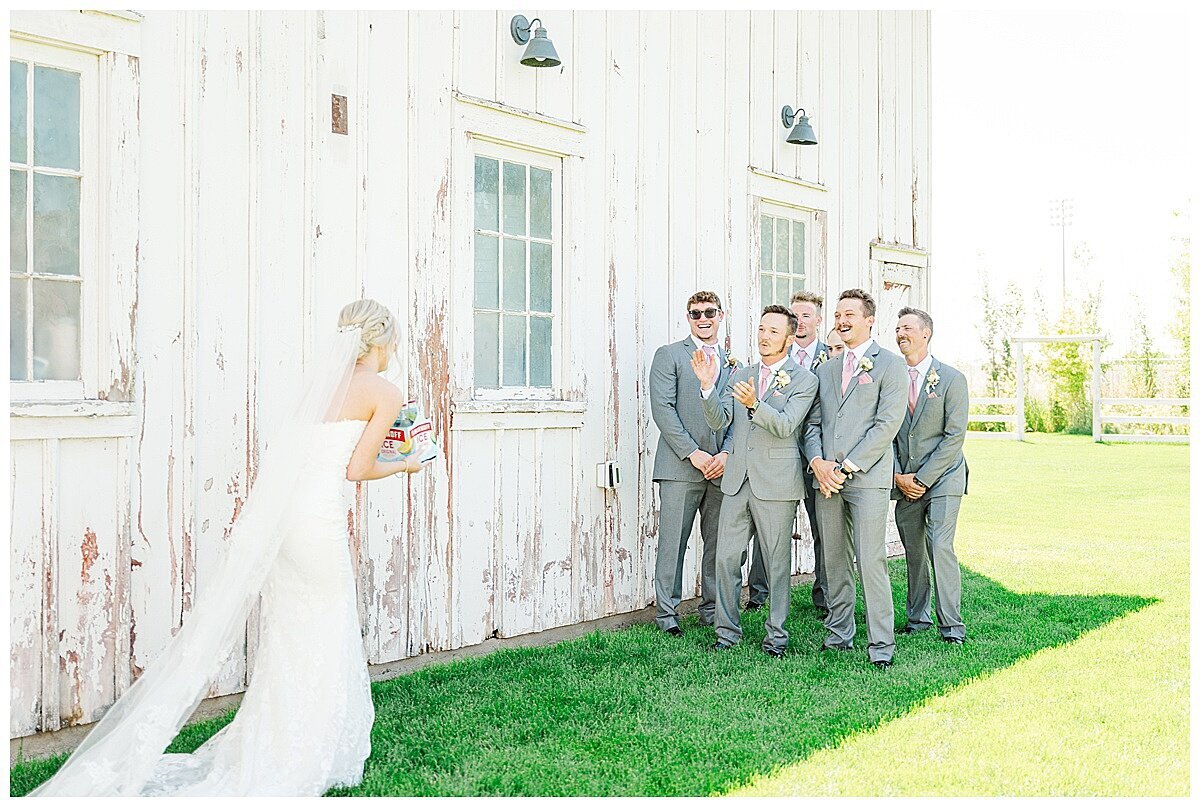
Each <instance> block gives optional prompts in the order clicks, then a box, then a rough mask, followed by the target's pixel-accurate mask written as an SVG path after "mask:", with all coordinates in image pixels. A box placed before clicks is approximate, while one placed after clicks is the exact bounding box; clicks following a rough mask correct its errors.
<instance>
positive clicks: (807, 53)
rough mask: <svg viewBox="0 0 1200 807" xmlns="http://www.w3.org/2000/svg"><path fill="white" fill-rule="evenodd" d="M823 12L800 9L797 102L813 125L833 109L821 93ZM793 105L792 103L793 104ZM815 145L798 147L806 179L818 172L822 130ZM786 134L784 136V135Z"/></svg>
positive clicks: (810, 178)
mask: <svg viewBox="0 0 1200 807" xmlns="http://www.w3.org/2000/svg"><path fill="white" fill-rule="evenodd" d="M824 13H825V12H820V11H801V12H799V14H800V21H799V25H800V53H799V57H798V59H797V62H798V68H799V71H800V75H799V78H798V87H799V89H798V90H797V97H796V104H799V105H800V107H802V108H803V109H804V110H805V111H806V112H808V114H809V119H810V120H811V121H812V123H813V126H814V128H815V127H819V126H821V125H822V124H823V121H824V119H825V117H826V116H827V115H829V114H830V113H831V112H833V107H832V105H831V104H829V103H827V102H826V99H825V98H824V97H823V96H822V95H821V73H820V67H821V17H822V16H823V15H824ZM793 106H795V104H794V105H793ZM816 132H817V145H815V146H803V147H801V148H800V149H799V153H798V156H799V158H800V173H799V174H798V176H800V177H801V178H803V179H807V180H810V181H812V180H816V179H817V175H818V173H819V172H818V168H817V164H818V159H819V153H820V149H821V145H820V144H821V143H823V142H824V138H822V137H821V134H822V130H821V129H820V128H817V129H816ZM784 136H785V137H786V135H784Z"/></svg>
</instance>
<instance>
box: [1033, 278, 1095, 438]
mask: <svg viewBox="0 0 1200 807" xmlns="http://www.w3.org/2000/svg"><path fill="white" fill-rule="evenodd" d="M1100 295H1101V290H1100V288H1097V289H1096V290H1095V291H1093V292H1089V293H1088V294H1087V295H1086V296H1084V297H1083V299H1082V300H1079V301H1075V300H1070V299H1068V302H1067V303H1066V304H1065V305H1064V306H1063V311H1062V314H1061V315H1060V316H1059V318H1058V321H1057V322H1056V323H1055V324H1054V327H1053V330H1052V333H1054V334H1058V335H1060V336H1067V335H1074V334H1091V333H1100V299H1101V297H1100ZM1108 344H1109V341H1108V340H1107V339H1104V340H1102V341H1101V350H1103V348H1105V347H1107V346H1108ZM1045 353H1046V359H1047V360H1046V372H1047V375H1048V377H1049V380H1050V415H1049V417H1048V420H1049V426H1050V428H1052V429H1053V430H1055V431H1065V432H1067V433H1069V434H1091V432H1092V406H1091V401H1090V397H1091V394H1090V388H1091V378H1092V344H1091V343H1090V342H1050V343H1047V345H1046V348H1045ZM1101 371H1103V368H1101Z"/></svg>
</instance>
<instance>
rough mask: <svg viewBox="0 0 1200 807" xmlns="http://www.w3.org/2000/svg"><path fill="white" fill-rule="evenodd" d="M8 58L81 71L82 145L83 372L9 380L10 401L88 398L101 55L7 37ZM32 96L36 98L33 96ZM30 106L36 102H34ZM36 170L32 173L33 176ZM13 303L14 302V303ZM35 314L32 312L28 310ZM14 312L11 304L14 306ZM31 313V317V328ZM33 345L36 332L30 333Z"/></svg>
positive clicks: (94, 371)
mask: <svg viewBox="0 0 1200 807" xmlns="http://www.w3.org/2000/svg"><path fill="white" fill-rule="evenodd" d="M9 45H10V52H9V59H10V60H16V61H23V62H28V63H29V65H30V68H29V69H30V74H32V71H33V68H34V66H35V65H41V66H44V67H53V68H58V69H62V70H68V71H71V72H76V73H79V74H80V87H79V90H80V93H79V95H80V97H79V118H80V121H79V122H80V127H79V128H80V148H79V175H80V176H81V181H80V198H79V284H80V300H79V314H80V323H79V353H80V355H79V374H80V377H79V379H78V380H74V381H33V380H30V381H9V400H10V401H14V402H15V401H64V400H68V401H79V400H84V399H85V398H86V397H87V390H88V389H89V388H95V387H96V382H97V381H98V379H99V375H100V372H99V370H100V356H99V351H100V347H101V345H103V344H104V342H105V340H103V339H101V338H100V334H99V320H100V316H99V296H100V290H99V288H98V285H99V284H100V283H101V282H103V278H102V272H101V271H100V267H99V265H98V254H99V235H100V226H99V220H100V213H99V209H98V207H99V206H98V201H97V199H98V187H99V179H100V178H99V176H98V170H99V167H100V160H99V122H100V116H99V107H100V59H99V56H98V55H97V54H94V53H91V52H86V51H81V50H74V49H69V48H66V47H55V46H52V45H46V44H41V43H36V42H30V41H26V40H23V39H19V38H16V37H13V38H12V39H10V41H9ZM30 100H32V99H30ZM30 109H31V111H32V105H31V106H30ZM27 126H28V127H29V129H28V135H27V136H28V137H29V138H30V140H31V141H32V132H33V115H32V114H29V115H28V121H27ZM9 167H10V170H11V169H13V168H25V167H26V166H25V165H24V164H19V165H18V164H14V163H12V162H10V163H9ZM44 173H53V174H58V175H63V176H71V175H74V172H69V171H61V170H58V169H48V170H45V171H44ZM32 176H33V173H32V171H31V172H30V178H31V180H32ZM32 193H33V183H32V181H30V182H29V185H28V187H27V189H26V194H27V195H26V198H27V199H31V198H32ZM25 226H26V231H25V232H26V239H27V243H30V244H32V231H33V206H32V203H27V210H26V222H25ZM10 306H11V303H10ZM29 313H30V314H31V315H32V313H33V312H29ZM10 316H11V308H10ZM32 322H33V318H32V316H30V331H29V333H31V332H32ZM28 338H29V339H30V340H31V341H30V349H32V336H29V337H28Z"/></svg>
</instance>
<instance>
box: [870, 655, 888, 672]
mask: <svg viewBox="0 0 1200 807" xmlns="http://www.w3.org/2000/svg"><path fill="white" fill-rule="evenodd" d="M871 663H872V664H874V665H875V666H876V668H878V669H880V670H886V669H887V668H888V667H891V666H892V662H891V660H890V659H882V658H881V659H879V661H872V662H871Z"/></svg>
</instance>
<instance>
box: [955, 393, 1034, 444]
mask: <svg viewBox="0 0 1200 807" xmlns="http://www.w3.org/2000/svg"><path fill="white" fill-rule="evenodd" d="M971 406H1011V407H1014V408H1015V409H1016V410H1017V412H1018V414H1020V416H1021V418H1024V417H1025V415H1024V413H1023V412H1022V411H1021V407H1019V406H1017V399H1016V398H972V399H971ZM967 422H968V423H1005V424H1008V426H1009V427H1010V428H1008V429H1006V430H1004V431H1002V432H973V431H968V432H967V434H968V435H969V436H971V437H982V438H984V439H990V440H1020V439H1021V436H1020V435H1019V434H1018V433H1017V431H1016V429H1014V428H1012V427H1014V426H1016V424H1017V415H989V414H985V413H983V412H979V413H976V412H972V413H971V414H969V415H967Z"/></svg>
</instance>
